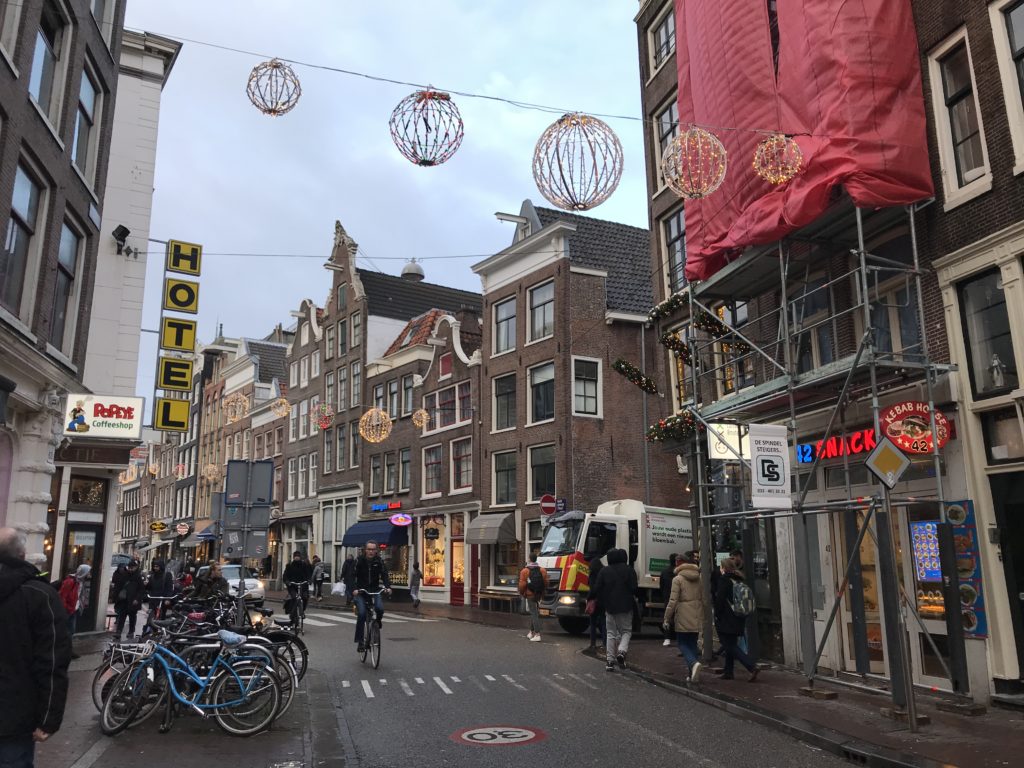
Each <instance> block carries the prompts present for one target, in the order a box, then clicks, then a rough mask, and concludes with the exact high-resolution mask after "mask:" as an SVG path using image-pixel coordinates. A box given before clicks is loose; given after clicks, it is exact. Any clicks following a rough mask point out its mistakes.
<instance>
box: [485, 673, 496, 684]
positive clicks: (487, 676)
mask: <svg viewBox="0 0 1024 768" xmlns="http://www.w3.org/2000/svg"><path fill="white" fill-rule="evenodd" d="M484 677H485V678H487V679H488V680H490V681H491V682H492V683H496V682H498V681H497V680H495V679H494V678H493V677H491V676H490V675H484Z"/></svg>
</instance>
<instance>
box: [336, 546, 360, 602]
mask: <svg viewBox="0 0 1024 768" xmlns="http://www.w3.org/2000/svg"><path fill="white" fill-rule="evenodd" d="M360 554H362V552H360ZM355 569H356V559H355V558H354V557H353V556H352V555H347V556H346V557H345V564H344V565H342V566H341V581H342V582H344V584H345V605H352V587H351V584H352V577H353V576H354V575H355V574H354V571H355Z"/></svg>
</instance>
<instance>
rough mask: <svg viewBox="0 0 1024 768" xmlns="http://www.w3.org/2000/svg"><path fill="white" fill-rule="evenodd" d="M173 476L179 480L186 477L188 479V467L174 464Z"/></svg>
mask: <svg viewBox="0 0 1024 768" xmlns="http://www.w3.org/2000/svg"><path fill="white" fill-rule="evenodd" d="M174 476H175V477H176V478H178V479H179V480H184V479H185V478H186V477H188V467H186V466H185V465H184V464H175V466H174Z"/></svg>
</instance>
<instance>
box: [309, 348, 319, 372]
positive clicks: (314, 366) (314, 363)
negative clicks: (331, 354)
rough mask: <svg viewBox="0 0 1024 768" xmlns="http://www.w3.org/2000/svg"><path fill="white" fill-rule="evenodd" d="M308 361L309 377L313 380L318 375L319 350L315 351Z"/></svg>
mask: <svg viewBox="0 0 1024 768" xmlns="http://www.w3.org/2000/svg"><path fill="white" fill-rule="evenodd" d="M309 361H310V371H309V377H310V378H311V379H315V378H316V377H317V376H319V375H320V350H319V349H318V350H316V351H315V352H314V353H313V354H312V355H311V356H310V358H309Z"/></svg>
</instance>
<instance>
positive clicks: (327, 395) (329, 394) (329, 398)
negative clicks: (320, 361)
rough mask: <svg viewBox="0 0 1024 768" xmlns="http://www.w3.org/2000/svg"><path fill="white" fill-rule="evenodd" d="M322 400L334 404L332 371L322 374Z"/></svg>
mask: <svg viewBox="0 0 1024 768" xmlns="http://www.w3.org/2000/svg"><path fill="white" fill-rule="evenodd" d="M324 402H325V403H327V404H328V405H334V371H328V372H327V373H325V374H324Z"/></svg>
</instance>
